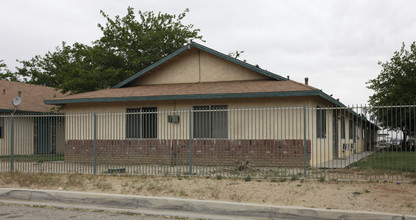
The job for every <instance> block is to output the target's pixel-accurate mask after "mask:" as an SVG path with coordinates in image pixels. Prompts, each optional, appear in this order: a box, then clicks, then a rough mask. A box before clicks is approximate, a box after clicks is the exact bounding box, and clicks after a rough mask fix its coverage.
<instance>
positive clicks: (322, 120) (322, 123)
mask: <svg viewBox="0 0 416 220" xmlns="http://www.w3.org/2000/svg"><path fill="white" fill-rule="evenodd" d="M316 137H317V138H326V110H325V109H321V108H320V107H319V106H317V108H316Z"/></svg>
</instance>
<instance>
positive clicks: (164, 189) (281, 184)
mask: <svg viewBox="0 0 416 220" xmlns="http://www.w3.org/2000/svg"><path fill="white" fill-rule="evenodd" d="M0 187H22V188H31V189H51V190H58V189H59V188H62V189H63V190H68V191H84V192H103V193H119V194H130V195H142V196H163V197H177V198H193V199H201V200H222V201H234V202H248V203H260V204H273V205H284V206H302V207H310V208H326V209H343V210H365V211H377V212H386V213H398V214H411V215H416V184H414V183H400V184H399V183H376V182H336V181H323V182H320V181H313V180H307V181H303V180H293V179H230V178H221V177H217V178H203V177H153V176H120V175H108V176H94V175H82V174H65V175H61V174H20V173H13V174H10V173H2V174H1V175H0Z"/></svg>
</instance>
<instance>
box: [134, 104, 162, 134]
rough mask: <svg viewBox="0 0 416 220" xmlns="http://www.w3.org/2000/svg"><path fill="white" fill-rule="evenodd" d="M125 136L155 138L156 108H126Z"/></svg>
mask: <svg viewBox="0 0 416 220" xmlns="http://www.w3.org/2000/svg"><path fill="white" fill-rule="evenodd" d="M126 138H157V108H156V107H147V108H128V109H127V111H126Z"/></svg>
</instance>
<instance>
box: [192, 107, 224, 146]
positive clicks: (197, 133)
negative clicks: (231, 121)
mask: <svg viewBox="0 0 416 220" xmlns="http://www.w3.org/2000/svg"><path fill="white" fill-rule="evenodd" d="M215 115H218V116H219V117H222V121H221V120H220V121H215V120H217V119H218V117H216V116H215ZM192 117H193V122H192V125H193V129H192V132H193V135H192V136H193V138H195V139H227V138H228V106H227V105H196V106H193V112H192ZM221 124H222V125H221ZM201 131H202V132H201ZM218 131H220V132H218Z"/></svg>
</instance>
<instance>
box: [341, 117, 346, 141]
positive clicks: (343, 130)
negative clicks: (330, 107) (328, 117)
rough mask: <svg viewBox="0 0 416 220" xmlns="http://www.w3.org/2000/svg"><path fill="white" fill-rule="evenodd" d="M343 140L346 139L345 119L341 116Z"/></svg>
mask: <svg viewBox="0 0 416 220" xmlns="http://www.w3.org/2000/svg"><path fill="white" fill-rule="evenodd" d="M341 138H342V139H345V117H344V116H341Z"/></svg>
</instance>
